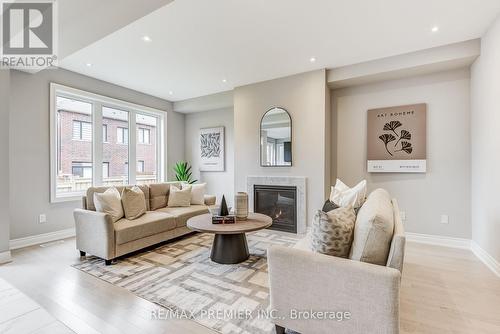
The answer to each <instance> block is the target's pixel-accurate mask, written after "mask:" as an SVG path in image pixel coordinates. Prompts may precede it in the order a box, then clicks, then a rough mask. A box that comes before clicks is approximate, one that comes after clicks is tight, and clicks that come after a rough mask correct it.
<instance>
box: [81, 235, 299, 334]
mask: <svg viewBox="0 0 500 334" xmlns="http://www.w3.org/2000/svg"><path fill="white" fill-rule="evenodd" d="M247 239H248V246H249V250H250V258H249V259H248V260H247V261H245V262H243V263H240V264H236V265H222V264H218V263H215V262H212V261H211V260H210V258H209V256H210V247H211V245H212V241H213V235H211V234H195V235H191V236H187V237H185V238H184V239H181V240H178V241H174V242H172V243H169V244H166V245H163V246H160V247H158V248H155V249H153V250H150V251H147V252H144V253H139V254H136V255H132V256H130V257H127V258H124V259H122V260H118V261H117V262H116V263H115V264H113V265H111V266H105V265H104V261H103V260H101V259H98V258H96V257H87V258H86V259H85V260H82V262H81V263H78V264H75V265H74V267H75V268H77V269H79V270H82V271H84V272H86V273H88V274H90V275H92V276H95V277H98V278H100V279H102V280H104V281H106V282H109V283H111V284H114V285H117V286H120V287H122V288H125V289H127V290H128V291H130V292H132V293H134V294H135V295H137V296H139V297H142V298H144V299H146V300H148V301H151V302H153V303H156V304H158V305H161V306H163V307H165V308H166V309H167V310H168V315H165V314H156V315H154V314H153V315H152V318H155V317H158V318H159V319H164V318H168V317H174V318H179V317H180V318H189V319H191V320H194V321H196V322H198V323H200V324H201V325H203V326H206V327H208V328H211V329H213V330H215V331H217V332H220V333H224V334H225V333H238V334H243V333H273V332H274V331H273V329H274V326H273V324H272V323H271V320H270V319H269V317H266V312H265V311H266V310H268V308H269V282H268V272H267V259H266V250H267V248H268V247H269V246H271V245H282V246H287V247H291V246H293V245H294V244H295V243H296V242H297V241H298V238H297V237H295V236H293V235H290V234H284V233H279V232H274V231H269V230H265V231H258V232H254V233H249V234H247Z"/></svg>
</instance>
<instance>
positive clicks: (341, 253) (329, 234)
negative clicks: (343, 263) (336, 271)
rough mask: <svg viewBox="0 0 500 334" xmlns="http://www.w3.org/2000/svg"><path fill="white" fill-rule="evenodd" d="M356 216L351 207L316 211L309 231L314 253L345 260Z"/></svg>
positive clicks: (349, 247)
mask: <svg viewBox="0 0 500 334" xmlns="http://www.w3.org/2000/svg"><path fill="white" fill-rule="evenodd" d="M355 221H356V214H355V213H354V209H353V208H352V207H346V208H338V209H335V210H331V211H329V212H326V213H325V212H323V211H321V210H318V211H317V212H316V214H315V215H314V220H313V224H312V230H311V249H312V250H313V251H314V252H317V253H322V254H327V255H333V256H337V257H343V258H347V257H348V256H349V251H350V249H351V244H352V239H353V235H354V223H355Z"/></svg>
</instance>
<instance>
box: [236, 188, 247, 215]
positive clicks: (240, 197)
mask: <svg viewBox="0 0 500 334" xmlns="http://www.w3.org/2000/svg"><path fill="white" fill-rule="evenodd" d="M234 204H235V214H236V219H238V220H245V219H247V217H248V194H247V193H245V192H238V193H236V195H235V196H234Z"/></svg>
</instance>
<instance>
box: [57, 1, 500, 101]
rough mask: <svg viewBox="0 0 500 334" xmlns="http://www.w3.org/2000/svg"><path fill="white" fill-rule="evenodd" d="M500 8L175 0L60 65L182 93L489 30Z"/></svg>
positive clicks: (159, 92)
mask: <svg viewBox="0 0 500 334" xmlns="http://www.w3.org/2000/svg"><path fill="white" fill-rule="evenodd" d="M499 12H500V1H499V0H481V1H477V0H418V1H412V0H293V1H291V0H272V1H271V0H238V1H235V0H211V1H207V0H176V1H174V2H172V3H170V4H168V5H166V6H164V7H161V8H160V9H158V10H156V11H154V12H152V13H150V14H148V15H146V16H144V17H142V18H140V19H139V20H137V21H135V22H132V23H131V24H129V25H127V26H125V27H124V28H122V29H120V30H118V31H116V32H114V33H112V34H110V35H108V36H106V37H104V38H102V39H101V40H99V41H97V42H95V43H93V44H91V45H89V46H87V47H85V48H83V49H81V50H79V51H77V52H75V53H74V54H72V55H70V56H68V57H67V58H65V59H63V60H62V61H61V62H60V65H61V66H62V67H63V68H66V69H69V70H72V71H76V72H79V73H82V74H86V75H89V76H92V77H96V78H98V79H102V80H105V81H109V82H112V83H115V84H118V85H121V86H125V87H128V88H131V89H135V90H138V91H141V92H144V93H147V94H151V95H154V96H158V97H161V98H165V99H167V100H171V101H179V100H183V99H187V98H192V97H197V96H203V95H208V94H213V93H216V92H221V91H227V90H230V89H232V88H234V87H237V86H241V85H245V84H249V83H254V82H259V81H263V80H268V79H273V78H277V77H282V76H286V75H290V74H295V73H300V72H305V71H309V70H314V69H320V68H333V67H338V66H344V65H349V64H355V63H359V62H364V61H369V60H373V59H378V58H382V57H388V56H392V55H397V54H403V53H407V52H412V51H416V50H422V49H427V48H431V47H435V46H439V45H445V44H449V43H455V42H459V41H464V40H469V39H473V38H477V37H481V36H482V35H483V34H484V32H485V31H486V29H487V28H488V27H489V25H490V24H491V23H492V22H493V20H494V19H495V17H496V16H497V14H498V13H499ZM436 25H437V26H439V31H438V32H437V33H432V32H431V28H432V27H433V26H436ZM144 35H148V36H150V37H151V39H152V41H151V42H149V43H148V42H144V41H143V40H142V39H141V37H142V36H144ZM311 57H315V58H316V59H317V60H316V62H315V63H311V62H310V61H309V59H310V58H311ZM86 63H92V64H93V65H92V67H87V66H86ZM223 79H226V80H227V82H223ZM169 92H172V93H173V94H169Z"/></svg>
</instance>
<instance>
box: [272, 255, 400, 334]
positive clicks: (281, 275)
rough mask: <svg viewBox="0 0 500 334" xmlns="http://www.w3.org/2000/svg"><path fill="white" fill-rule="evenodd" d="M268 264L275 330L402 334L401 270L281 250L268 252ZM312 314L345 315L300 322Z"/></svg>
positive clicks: (304, 333)
mask: <svg viewBox="0 0 500 334" xmlns="http://www.w3.org/2000/svg"><path fill="white" fill-rule="evenodd" d="M268 261H269V262H268V265H269V278H270V294H271V310H275V312H276V314H275V316H277V317H273V319H274V320H273V321H274V322H275V323H276V324H277V325H280V326H282V327H285V328H289V329H292V330H294V331H298V332H300V333H302V334H308V333H319V334H320V333H385V334H395V333H399V289H400V281H401V274H400V272H399V271H398V270H396V269H393V268H389V267H383V266H378V265H373V264H368V263H364V262H358V261H353V260H348V259H343V258H338V257H333V256H328V255H323V254H318V253H313V252H310V251H304V250H298V249H293V248H286V247H282V246H272V247H270V248H269V249H268ZM310 310H312V311H324V312H342V313H336V319H326V320H325V319H305V318H304V317H301V318H302V319H300V318H297V314H298V313H297V312H298V311H310ZM345 312H348V313H345ZM331 315H332V314H331V313H328V316H329V317H330V316H331ZM294 316H296V317H295V318H296V319H294ZM339 317H342V318H344V320H342V321H339V320H338V319H339ZM348 318H349V319H348Z"/></svg>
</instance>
